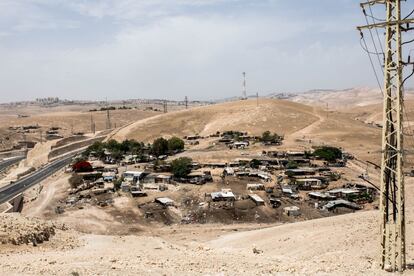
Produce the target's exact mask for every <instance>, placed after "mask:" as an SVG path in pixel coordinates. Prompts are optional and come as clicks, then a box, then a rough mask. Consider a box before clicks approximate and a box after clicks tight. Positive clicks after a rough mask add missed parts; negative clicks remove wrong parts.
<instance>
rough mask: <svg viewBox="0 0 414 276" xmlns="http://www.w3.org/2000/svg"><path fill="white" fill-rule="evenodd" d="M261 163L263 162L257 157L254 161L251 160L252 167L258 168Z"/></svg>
mask: <svg viewBox="0 0 414 276" xmlns="http://www.w3.org/2000/svg"><path fill="white" fill-rule="evenodd" d="M260 164H261V163H260V161H259V160H257V159H252V161H250V167H251V168H252V169H258V168H259V166H260Z"/></svg>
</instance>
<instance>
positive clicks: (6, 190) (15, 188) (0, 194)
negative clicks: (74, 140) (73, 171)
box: [0, 154, 74, 204]
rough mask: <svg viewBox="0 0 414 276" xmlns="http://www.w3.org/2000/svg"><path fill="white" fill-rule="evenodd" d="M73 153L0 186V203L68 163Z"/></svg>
mask: <svg viewBox="0 0 414 276" xmlns="http://www.w3.org/2000/svg"><path fill="white" fill-rule="evenodd" d="M73 156H74V154H71V155H69V156H67V157H64V158H61V159H58V160H56V161H53V162H52V163H50V164H48V165H47V166H45V167H43V168H40V169H38V170H37V171H36V172H34V173H32V174H30V175H28V176H26V177H24V178H22V179H20V180H18V181H16V182H14V183H11V184H9V185H7V186H4V187H2V188H0V204H2V203H5V202H7V201H8V200H10V199H12V198H13V197H14V196H16V195H18V194H20V193H22V192H24V191H25V190H27V189H28V188H30V187H32V186H33V185H36V184H38V183H39V182H41V181H42V180H44V179H46V178H47V177H49V176H51V175H52V174H53V173H55V172H57V171H58V170H60V169H61V168H63V167H64V166H66V165H68V164H69V163H70V161H71V160H72V157H73Z"/></svg>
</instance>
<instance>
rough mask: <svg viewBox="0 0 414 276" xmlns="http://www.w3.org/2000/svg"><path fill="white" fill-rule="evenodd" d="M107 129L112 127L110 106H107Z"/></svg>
mask: <svg viewBox="0 0 414 276" xmlns="http://www.w3.org/2000/svg"><path fill="white" fill-rule="evenodd" d="M106 129H111V115H110V114H109V108H106Z"/></svg>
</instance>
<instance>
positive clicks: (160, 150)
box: [151, 137, 168, 156]
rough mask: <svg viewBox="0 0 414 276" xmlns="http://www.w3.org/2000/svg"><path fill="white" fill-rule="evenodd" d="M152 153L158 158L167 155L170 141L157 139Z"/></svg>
mask: <svg viewBox="0 0 414 276" xmlns="http://www.w3.org/2000/svg"><path fill="white" fill-rule="evenodd" d="M151 152H152V153H153V154H154V155H156V156H160V155H164V154H167V153H168V141H167V140H166V139H164V138H163V137H160V138H157V139H155V141H154V143H153V144H152V148H151Z"/></svg>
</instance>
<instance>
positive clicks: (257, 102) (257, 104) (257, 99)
mask: <svg viewBox="0 0 414 276" xmlns="http://www.w3.org/2000/svg"><path fill="white" fill-rule="evenodd" d="M256 106H257V107H259V92H257V93H256Z"/></svg>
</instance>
